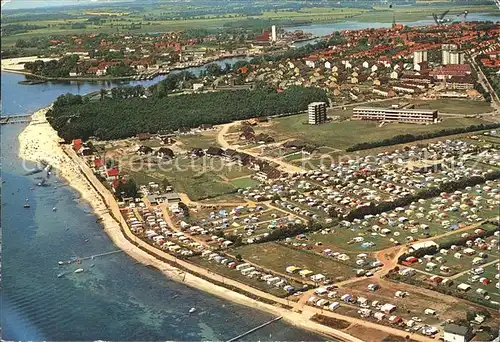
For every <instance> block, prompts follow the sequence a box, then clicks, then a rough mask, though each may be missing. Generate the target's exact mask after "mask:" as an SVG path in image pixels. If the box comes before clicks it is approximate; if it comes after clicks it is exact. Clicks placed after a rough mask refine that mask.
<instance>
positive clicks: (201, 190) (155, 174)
mask: <svg viewBox="0 0 500 342" xmlns="http://www.w3.org/2000/svg"><path fill="white" fill-rule="evenodd" d="M120 167H121V169H122V170H123V173H124V174H125V175H126V174H129V175H130V176H132V178H134V179H135V180H136V182H137V183H138V184H146V183H147V182H149V181H156V182H161V181H162V180H163V179H165V178H166V179H168V180H169V181H170V183H171V184H172V186H173V187H174V189H175V191H177V192H182V193H186V194H187V195H188V196H189V198H191V199H192V200H199V199H203V198H212V197H216V196H221V195H224V194H229V193H232V192H234V191H236V189H237V187H236V186H234V185H233V184H232V183H231V179H233V178H237V177H244V176H248V175H250V174H252V171H251V170H249V169H248V168H245V167H240V166H239V165H236V164H234V163H228V162H226V161H223V160H222V159H220V158H209V157H202V158H198V159H190V158H186V157H178V158H175V159H174V160H173V161H172V162H171V163H169V164H162V165H161V166H159V165H152V166H149V167H144V168H141V170H140V171H134V168H132V167H130V165H127V163H126V162H122V164H121V166H120Z"/></svg>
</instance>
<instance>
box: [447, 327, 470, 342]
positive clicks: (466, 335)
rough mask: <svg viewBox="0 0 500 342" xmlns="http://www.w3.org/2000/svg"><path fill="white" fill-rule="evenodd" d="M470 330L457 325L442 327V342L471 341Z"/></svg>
mask: <svg viewBox="0 0 500 342" xmlns="http://www.w3.org/2000/svg"><path fill="white" fill-rule="evenodd" d="M472 337H473V335H472V329H471V328H470V327H465V326H461V325H457V324H446V325H445V326H444V342H467V341H470V340H471V339H472Z"/></svg>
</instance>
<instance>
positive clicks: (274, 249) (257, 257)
mask: <svg viewBox="0 0 500 342" xmlns="http://www.w3.org/2000/svg"><path fill="white" fill-rule="evenodd" d="M234 254H241V255H242V257H243V259H245V260H248V261H250V262H252V263H255V264H258V265H261V266H262V267H265V268H269V269H271V270H274V271H276V272H280V273H285V272H286V271H285V269H286V267H288V266H297V267H300V268H302V269H308V270H310V271H312V272H314V274H317V273H321V274H323V275H325V276H327V277H330V278H333V279H335V278H337V277H339V276H342V277H344V278H349V277H351V276H353V275H354V272H353V269H352V267H350V266H348V265H345V264H342V263H340V262H336V261H334V260H332V259H329V258H326V257H322V256H319V255H317V254H315V253H313V252H306V251H301V250H297V249H294V248H290V247H287V246H284V245H282V244H279V243H274V242H268V243H262V244H252V245H246V246H243V247H239V248H236V249H235V250H234ZM294 277H296V278H297V279H301V277H300V276H299V275H298V274H296V275H294Z"/></svg>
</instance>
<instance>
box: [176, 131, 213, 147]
mask: <svg viewBox="0 0 500 342" xmlns="http://www.w3.org/2000/svg"><path fill="white" fill-rule="evenodd" d="M216 135H217V134H216V133H215V132H207V133H204V134H195V135H180V136H177V137H176V138H174V139H176V140H177V141H180V142H181V143H182V145H183V146H182V148H184V149H186V150H188V151H189V150H190V149H193V148H203V149H207V148H209V147H210V146H217V139H216Z"/></svg>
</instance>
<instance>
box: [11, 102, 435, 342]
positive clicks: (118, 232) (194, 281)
mask: <svg viewBox="0 0 500 342" xmlns="http://www.w3.org/2000/svg"><path fill="white" fill-rule="evenodd" d="M48 109H49V108H44V109H41V110H39V111H37V112H36V113H34V114H33V117H32V121H31V123H30V124H29V125H28V126H27V127H26V128H25V129H24V130H23V131H22V132H21V134H20V135H19V156H20V157H21V158H22V159H24V160H28V161H33V162H39V161H41V160H44V161H46V162H48V163H50V164H51V165H52V166H53V167H54V168H55V169H56V170H55V172H57V175H58V176H60V177H61V178H63V179H62V180H65V181H67V182H68V183H69V185H70V186H72V187H73V188H74V189H76V190H78V192H79V193H80V194H81V199H83V200H85V201H87V202H88V203H89V204H90V205H91V206H92V208H93V210H94V213H95V214H96V216H98V217H99V218H100V219H101V223H102V225H103V227H104V230H105V232H106V233H107V234H108V236H109V237H110V238H111V240H112V241H113V243H114V244H115V245H116V246H117V247H118V248H120V249H122V250H124V251H125V252H126V253H127V254H128V255H129V256H130V257H132V258H134V259H135V260H137V261H139V262H141V263H142V264H144V265H152V266H154V267H155V268H157V269H158V270H160V271H161V272H162V273H163V274H164V275H165V276H167V277H170V278H172V279H175V280H178V281H180V282H183V283H184V284H186V285H188V286H191V287H194V288H197V289H200V290H202V291H205V292H208V293H211V294H213V295H216V296H218V297H221V298H223V299H225V300H230V301H232V302H235V303H238V304H241V305H246V306H248V307H252V308H256V309H260V310H263V311H266V312H269V313H271V314H274V315H277V316H282V317H283V319H284V320H286V321H287V322H289V323H291V324H293V325H295V326H298V327H300V328H303V329H306V330H310V331H313V332H315V333H320V334H323V335H326V336H330V337H335V338H337V339H341V340H342V341H352V342H361V341H362V340H360V339H358V338H356V337H353V336H351V335H349V334H347V333H345V332H343V331H339V330H336V329H333V328H330V327H327V326H324V325H321V324H318V323H315V322H313V321H311V320H310V318H311V317H312V316H313V315H314V314H315V313H317V312H316V311H317V310H316V309H315V308H311V307H307V306H304V307H303V309H302V312H301V313H299V312H294V311H291V310H288V309H286V308H282V307H279V306H274V305H271V304H266V303H263V302H260V301H257V300H254V299H252V298H249V297H247V296H245V295H243V294H240V293H237V292H234V291H231V290H229V289H227V288H225V287H222V286H219V285H216V284H213V283H211V282H209V281H207V280H205V279H202V278H200V277H197V276H195V275H193V274H191V273H188V272H184V271H183V270H180V269H178V268H176V267H174V266H172V265H171V263H172V264H175V263H177V264H179V265H180V266H182V267H185V268H187V269H189V270H190V271H193V272H194V273H195V274H202V275H203V276H205V277H207V278H210V279H214V280H218V281H220V279H219V278H220V276H218V275H214V274H213V273H211V272H208V271H207V270H205V269H202V268H201V267H198V266H196V265H192V264H190V263H188V262H186V261H182V260H177V258H175V257H174V256H172V255H170V254H167V253H165V252H163V251H161V250H155V249H154V248H153V247H152V246H151V245H148V244H147V243H146V242H144V241H142V240H140V239H137V238H136V237H135V236H134V235H133V233H132V232H131V231H130V229H129V227H128V226H127V224H126V222H125V220H124V218H123V216H122V215H121V213H120V209H119V207H118V204H117V202H116V200H115V199H114V197H113V195H112V194H111V193H110V192H109V190H107V189H106V187H105V186H104V185H103V184H102V183H101V182H99V181H98V180H97V178H96V177H95V175H94V174H93V173H92V171H91V169H90V168H89V167H87V166H86V165H85V162H84V160H83V159H81V158H79V157H78V156H77V155H76V153H75V152H74V151H73V150H72V149H71V148H70V147H69V146H66V145H60V144H59V141H60V138H59V136H58V135H57V132H56V131H55V130H54V129H53V128H52V127H51V126H50V124H49V123H48V122H47V121H46V119H45V114H46V112H47V110H48ZM115 218H116V219H115ZM124 234H126V235H127V238H126V237H125V235H124ZM131 241H134V243H132V242H131ZM136 245H139V246H141V247H142V248H143V249H148V250H150V252H152V253H153V254H154V255H158V256H160V257H162V258H164V259H166V260H168V261H169V262H171V263H167V262H163V261H161V260H160V259H158V258H156V257H154V256H153V255H151V254H150V253H147V252H145V251H144V250H143V249H141V248H139V247H138V246H136ZM225 283H227V284H232V283H234V284H232V285H234V286H236V285H237V287H239V288H241V289H242V290H244V291H247V292H250V293H254V294H257V295H259V296H261V297H263V298H271V297H273V296H271V295H269V294H267V293H263V292H262V291H259V290H256V289H253V288H251V287H249V286H247V285H244V284H239V283H237V282H235V281H232V280H231V279H228V278H226V279H225ZM272 299H273V300H274V301H277V302H279V303H281V302H283V304H286V303H287V301H286V300H284V299H281V298H272ZM325 314H326V315H328V316H332V317H335V318H338V319H344V320H347V321H349V322H351V323H353V324H362V325H364V326H367V327H370V328H372V329H377V328H381V329H383V330H386V331H388V332H391V333H393V334H396V335H400V336H401V335H403V336H404V334H406V333H405V332H404V331H401V330H397V329H393V328H389V327H382V326H379V325H377V324H374V323H371V322H364V321H362V320H360V319H356V318H353V317H347V316H342V315H339V314H335V313H325ZM414 337H415V339H416V340H419V341H427V340H428V339H427V338H424V337H423V336H414Z"/></svg>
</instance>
